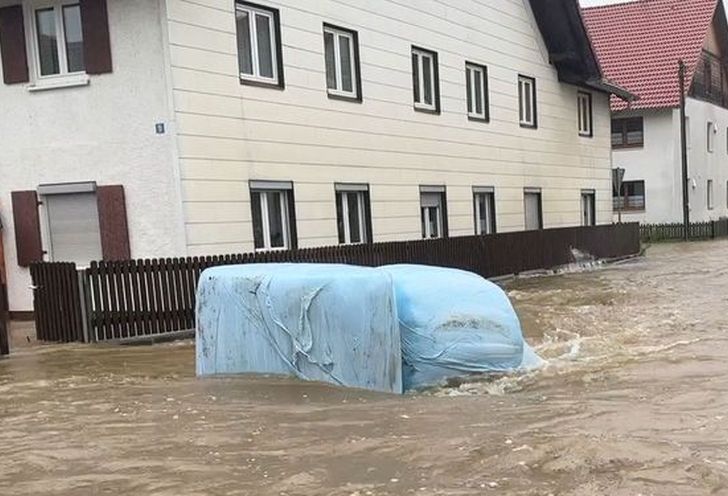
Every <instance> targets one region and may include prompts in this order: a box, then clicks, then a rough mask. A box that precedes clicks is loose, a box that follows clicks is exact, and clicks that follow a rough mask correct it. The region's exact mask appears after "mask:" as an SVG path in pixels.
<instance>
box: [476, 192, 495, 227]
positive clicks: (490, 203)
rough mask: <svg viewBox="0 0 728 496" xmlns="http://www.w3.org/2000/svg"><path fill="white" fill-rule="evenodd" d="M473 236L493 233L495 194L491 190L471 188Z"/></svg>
mask: <svg viewBox="0 0 728 496" xmlns="http://www.w3.org/2000/svg"><path fill="white" fill-rule="evenodd" d="M473 205H474V208H475V234H478V235H481V234H493V233H495V193H494V191H493V188H473Z"/></svg>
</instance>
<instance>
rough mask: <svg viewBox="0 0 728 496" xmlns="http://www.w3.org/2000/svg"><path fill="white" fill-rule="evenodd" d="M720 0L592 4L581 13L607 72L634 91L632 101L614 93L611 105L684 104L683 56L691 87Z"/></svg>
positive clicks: (616, 107)
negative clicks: (680, 70) (680, 77)
mask: <svg viewBox="0 0 728 496" xmlns="http://www.w3.org/2000/svg"><path fill="white" fill-rule="evenodd" d="M719 5H720V6H721V7H722V1H721V0H636V1H633V2H628V3H621V4H616V5H606V6H602V7H591V8H586V9H583V10H582V16H583V18H584V21H585V23H586V26H587V30H588V32H589V35H590V36H591V39H592V44H593V46H594V49H595V50H596V53H597V58H598V59H599V63H600V66H601V67H602V71H603V72H604V75H605V76H606V77H607V78H608V79H609V80H611V81H613V82H614V83H616V84H618V85H620V86H621V87H623V88H626V89H627V90H629V91H630V92H632V93H635V94H636V95H637V96H638V97H639V99H638V100H636V101H635V102H632V103H631V104H628V103H627V102H625V101H622V100H619V99H616V98H614V97H612V110H614V111H619V110H624V109H626V108H627V107H628V106H629V108H631V109H659V108H674V107H677V106H679V105H680V87H679V81H678V61H679V60H683V62H684V63H685V66H686V80H685V88H686V89H687V88H690V85H691V83H692V79H693V74H694V73H695V68H696V65H697V62H698V60H699V59H700V56H701V53H702V49H703V45H704V42H705V38H706V36H707V34H708V31H709V28H710V26H711V22H712V20H713V17H714V14H715V12H716V8H717V7H718V6H719Z"/></svg>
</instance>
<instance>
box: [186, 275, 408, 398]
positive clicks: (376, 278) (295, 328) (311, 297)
mask: <svg viewBox="0 0 728 496" xmlns="http://www.w3.org/2000/svg"><path fill="white" fill-rule="evenodd" d="M401 363H402V355H401V346H400V335H399V327H398V325H397V309H396V305H395V302H394V291H393V288H392V280H391V278H390V276H389V275H388V274H386V273H385V272H382V271H377V270H375V269H370V268H364V267H355V266H350V265H324V264H318V265H314V264H249V265H237V266H223V267H215V268H211V269H207V270H205V271H204V272H203V273H202V276H201V277H200V283H199V286H198V293H197V373H198V375H210V374H237V373H263V374H266V373H267V374H286V375H293V376H296V377H299V378H301V379H307V380H317V381H326V382H331V383H334V384H338V385H341V386H348V387H359V388H366V389H372V390H377V391H386V392H393V393H401V392H402V366H401Z"/></svg>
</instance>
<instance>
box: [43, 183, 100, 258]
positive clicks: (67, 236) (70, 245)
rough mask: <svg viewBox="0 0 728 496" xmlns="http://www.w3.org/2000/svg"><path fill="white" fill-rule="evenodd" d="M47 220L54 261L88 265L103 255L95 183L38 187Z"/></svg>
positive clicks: (49, 242) (48, 242)
mask: <svg viewBox="0 0 728 496" xmlns="http://www.w3.org/2000/svg"><path fill="white" fill-rule="evenodd" d="M38 194H39V195H40V197H41V199H42V205H43V213H44V220H45V226H44V227H45V229H44V231H45V236H44V237H45V240H46V242H45V243H44V245H45V246H46V247H47V251H48V255H49V259H50V261H52V262H74V263H76V264H77V265H79V266H82V267H87V266H88V265H89V264H90V262H92V261H94V260H101V259H102V258H103V254H102V248H101V228H100V224H99V210H98V200H97V197H96V184H95V183H73V184H52V185H42V186H39V187H38Z"/></svg>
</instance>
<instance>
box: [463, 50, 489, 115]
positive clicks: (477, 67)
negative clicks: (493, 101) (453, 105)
mask: <svg viewBox="0 0 728 496" xmlns="http://www.w3.org/2000/svg"><path fill="white" fill-rule="evenodd" d="M472 71H478V72H480V73H481V87H480V89H481V91H482V92H483V94H482V102H483V112H482V113H481V114H478V113H477V112H475V111H473V112H471V111H470V108H468V101H469V100H470V101H472V102H473V107H475V94H471V92H472V91H475V90H476V88H475V85H474V79H475V78H474V77H473V78H472V79H473V80H471V77H470V74H471V72H472ZM468 89H470V90H471V91H468ZM488 91H489V90H488V66H486V65H483V64H477V63H475V62H469V61H467V60H466V61H465V109H466V112H467V115H468V120H471V121H479V122H490V95H489V94H488Z"/></svg>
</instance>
